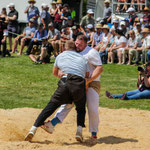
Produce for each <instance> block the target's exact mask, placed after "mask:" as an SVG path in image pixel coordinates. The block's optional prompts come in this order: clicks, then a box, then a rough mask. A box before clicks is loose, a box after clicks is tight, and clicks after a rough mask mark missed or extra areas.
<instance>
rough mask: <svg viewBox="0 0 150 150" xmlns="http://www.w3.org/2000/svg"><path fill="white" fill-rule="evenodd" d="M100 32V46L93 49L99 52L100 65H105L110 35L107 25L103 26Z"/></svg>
mask: <svg viewBox="0 0 150 150" xmlns="http://www.w3.org/2000/svg"><path fill="white" fill-rule="evenodd" d="M102 30H103V35H102V41H101V42H100V43H99V44H100V46H99V45H98V46H96V47H95V49H97V50H98V51H99V54H100V57H101V60H102V63H103V64H107V47H108V44H109V42H110V36H111V34H110V33H109V26H108V25H104V26H103V28H102Z"/></svg>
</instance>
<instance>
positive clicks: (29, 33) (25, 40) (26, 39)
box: [11, 19, 36, 55]
mask: <svg viewBox="0 0 150 150" xmlns="http://www.w3.org/2000/svg"><path fill="white" fill-rule="evenodd" d="M35 30H36V28H35V27H34V20H33V19H30V21H29V23H28V26H27V27H26V28H25V29H24V31H23V33H22V34H21V35H18V36H17V37H16V38H15V39H14V44H13V48H12V52H11V53H15V50H16V48H17V45H18V43H20V45H21V46H20V51H19V53H18V55H21V54H22V51H23V49H24V46H27V45H29V43H30V41H31V39H32V38H33V36H34V33H35Z"/></svg>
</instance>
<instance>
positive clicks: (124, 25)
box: [119, 21, 129, 39]
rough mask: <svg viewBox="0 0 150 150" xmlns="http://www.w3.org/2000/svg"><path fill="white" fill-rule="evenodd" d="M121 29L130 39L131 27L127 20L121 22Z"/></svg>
mask: <svg viewBox="0 0 150 150" xmlns="http://www.w3.org/2000/svg"><path fill="white" fill-rule="evenodd" d="M119 29H120V30H122V32H123V34H124V35H125V37H126V38H127V39H128V38H129V28H127V27H126V23H125V21H121V22H120V28H119Z"/></svg>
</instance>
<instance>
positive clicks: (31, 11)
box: [24, 0, 39, 26]
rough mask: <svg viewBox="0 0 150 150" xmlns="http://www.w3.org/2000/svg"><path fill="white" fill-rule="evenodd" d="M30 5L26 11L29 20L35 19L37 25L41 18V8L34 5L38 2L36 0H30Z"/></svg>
mask: <svg viewBox="0 0 150 150" xmlns="http://www.w3.org/2000/svg"><path fill="white" fill-rule="evenodd" d="M28 3H29V6H27V7H26V9H25V11H24V13H25V14H27V21H28V22H29V20H30V19H34V20H35V25H36V26H37V23H38V22H37V21H38V18H39V9H38V7H36V6H34V4H35V3H36V1H35V0H28Z"/></svg>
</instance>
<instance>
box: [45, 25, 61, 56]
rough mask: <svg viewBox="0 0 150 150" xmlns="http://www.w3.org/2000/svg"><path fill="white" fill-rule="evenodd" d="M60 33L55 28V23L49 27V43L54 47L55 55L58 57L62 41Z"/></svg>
mask: <svg viewBox="0 0 150 150" xmlns="http://www.w3.org/2000/svg"><path fill="white" fill-rule="evenodd" d="M60 36H61V35H60V31H59V30H57V29H56V28H55V27H54V24H53V23H50V24H49V25H48V34H47V39H48V42H49V43H50V44H51V45H52V46H53V49H54V51H53V54H54V56H55V57H56V56H57V55H58V54H59V40H60Z"/></svg>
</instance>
